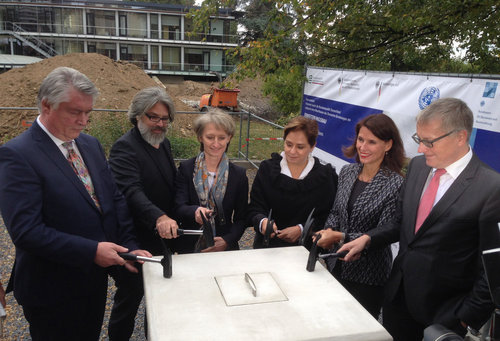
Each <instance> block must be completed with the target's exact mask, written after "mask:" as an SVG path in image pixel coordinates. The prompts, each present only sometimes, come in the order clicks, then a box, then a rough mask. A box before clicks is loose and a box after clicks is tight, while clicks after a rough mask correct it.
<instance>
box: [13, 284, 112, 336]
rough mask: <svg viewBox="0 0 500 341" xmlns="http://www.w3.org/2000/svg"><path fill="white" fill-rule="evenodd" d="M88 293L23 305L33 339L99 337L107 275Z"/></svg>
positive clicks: (104, 303)
mask: <svg viewBox="0 0 500 341" xmlns="http://www.w3.org/2000/svg"><path fill="white" fill-rule="evenodd" d="M104 278H105V281H104V279H103V284H102V285H100V286H99V287H98V288H96V290H95V291H94V292H93V294H92V295H90V296H84V297H79V298H73V299H72V300H71V302H64V303H62V304H58V305H54V306H43V307H33V306H26V305H23V312H24V316H25V317H26V320H27V321H28V323H29V328H30V334H31V338H32V340H33V341H67V340H75V341H91V340H99V336H100V334H101V328H102V321H103V317H104V309H105V305H106V296H107V289H108V286H107V276H106V277H104Z"/></svg>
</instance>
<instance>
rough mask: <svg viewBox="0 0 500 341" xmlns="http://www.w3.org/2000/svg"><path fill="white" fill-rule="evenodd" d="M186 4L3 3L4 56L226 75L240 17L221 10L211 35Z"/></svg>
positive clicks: (0, 44) (0, 35)
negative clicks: (198, 26)
mask: <svg viewBox="0 0 500 341" xmlns="http://www.w3.org/2000/svg"><path fill="white" fill-rule="evenodd" d="M191 8H192V7H186V6H183V5H171V4H157V3H143V2H126V1H118V0H104V1H94V0H76V1H61V0H45V1H34V0H32V1H29V0H28V1H1V2H0V53H1V54H9V55H24V56H34V57H40V58H47V57H51V56H55V55H63V54H68V53H76V52H95V53H100V54H103V55H105V56H108V57H109V58H111V59H114V60H125V61H128V62H131V63H134V64H136V65H138V66H139V67H141V68H143V69H144V70H145V71H146V72H147V73H150V74H156V75H181V76H200V77H206V76H212V77H213V74H211V73H210V72H214V71H215V72H218V73H220V74H221V75H222V76H225V75H227V73H228V72H231V71H232V70H233V68H234V66H233V65H230V63H228V62H227V60H226V55H225V53H224V51H225V50H226V49H228V48H232V47H236V46H237V43H238V37H237V35H236V25H237V24H236V20H235V19H236V16H237V15H238V13H239V12H236V11H234V10H231V9H220V10H219V13H218V16H217V17H212V18H211V20H210V27H209V29H208V30H207V32H194V30H193V24H192V20H191V19H190V18H187V17H186V14H187V13H188V12H189V10H190V9H191Z"/></svg>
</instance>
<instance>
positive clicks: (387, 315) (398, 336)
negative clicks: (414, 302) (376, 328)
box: [382, 285, 467, 341]
mask: <svg viewBox="0 0 500 341" xmlns="http://www.w3.org/2000/svg"><path fill="white" fill-rule="evenodd" d="M382 317H383V325H384V327H385V329H387V331H388V332H389V334H391V336H392V337H393V339H394V341H421V340H422V338H423V336H424V329H425V328H426V327H428V325H424V324H422V323H420V322H418V321H416V320H415V319H414V318H413V316H412V315H411V314H410V312H409V311H408V307H407V304H406V300H405V294H404V289H403V285H401V287H400V288H399V290H398V293H397V294H396V296H395V298H394V300H392V301H391V302H385V303H384V305H383V308H382ZM444 327H446V328H448V329H450V330H452V331H453V332H455V333H457V334H458V335H460V336H462V337H464V336H465V334H466V332H467V330H466V329H465V328H463V327H462V326H461V325H459V324H457V325H455V326H446V325H445V326H444Z"/></svg>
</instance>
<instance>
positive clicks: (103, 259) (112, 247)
mask: <svg viewBox="0 0 500 341" xmlns="http://www.w3.org/2000/svg"><path fill="white" fill-rule="evenodd" d="M127 251H128V249H127V248H125V247H123V246H120V245H118V244H115V243H110V242H99V243H97V251H96V253H95V258H94V262H95V263H96V264H97V265H99V266H101V267H103V268H107V267H108V266H112V265H124V264H125V259H123V258H122V257H120V256H118V252H127Z"/></svg>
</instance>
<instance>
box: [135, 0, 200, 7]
mask: <svg viewBox="0 0 500 341" xmlns="http://www.w3.org/2000/svg"><path fill="white" fill-rule="evenodd" d="M130 1H136V2H152V3H156V4H171V5H185V6H194V4H195V0H130Z"/></svg>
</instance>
